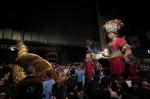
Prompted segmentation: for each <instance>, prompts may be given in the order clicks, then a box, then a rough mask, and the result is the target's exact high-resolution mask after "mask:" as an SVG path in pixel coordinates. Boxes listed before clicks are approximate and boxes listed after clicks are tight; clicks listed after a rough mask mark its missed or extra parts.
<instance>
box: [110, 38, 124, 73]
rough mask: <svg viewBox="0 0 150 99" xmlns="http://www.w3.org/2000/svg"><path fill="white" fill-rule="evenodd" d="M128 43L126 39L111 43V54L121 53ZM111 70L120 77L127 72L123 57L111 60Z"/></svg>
mask: <svg viewBox="0 0 150 99" xmlns="http://www.w3.org/2000/svg"><path fill="white" fill-rule="evenodd" d="M125 43H126V40H125V39H124V38H118V39H117V40H113V41H112V42H111V46H110V48H111V52H112V53H113V52H115V51H117V52H119V51H120V52H121V50H122V46H123V45H124V44H125ZM110 70H111V72H113V73H117V74H118V75H121V73H122V72H124V71H125V63H124V60H123V57H122V55H120V56H118V57H115V58H112V59H110Z"/></svg>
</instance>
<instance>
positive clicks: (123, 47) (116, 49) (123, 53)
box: [103, 19, 132, 75]
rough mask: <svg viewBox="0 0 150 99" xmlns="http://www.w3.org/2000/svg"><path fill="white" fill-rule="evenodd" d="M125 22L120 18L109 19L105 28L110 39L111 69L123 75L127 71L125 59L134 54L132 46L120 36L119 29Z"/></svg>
mask: <svg viewBox="0 0 150 99" xmlns="http://www.w3.org/2000/svg"><path fill="white" fill-rule="evenodd" d="M123 25H124V24H123V23H122V21H121V20H120V19H114V20H110V21H107V22H106V23H105V24H104V25H103V28H104V29H105V30H106V32H107V35H108V38H109V39H110V43H109V48H110V56H109V61H110V71H111V72H112V73H116V74H117V75H121V74H122V73H123V72H125V61H127V60H128V57H129V56H130V55H131V54H132V51H131V46H130V45H129V44H128V43H127V41H126V40H125V39H124V38H123V37H119V32H118V31H119V30H120V28H121V27H122V26H123Z"/></svg>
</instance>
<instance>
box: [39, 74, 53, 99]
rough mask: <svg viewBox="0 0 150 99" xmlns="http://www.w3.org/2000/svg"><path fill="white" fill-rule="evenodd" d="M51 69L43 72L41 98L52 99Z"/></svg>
mask: <svg viewBox="0 0 150 99" xmlns="http://www.w3.org/2000/svg"><path fill="white" fill-rule="evenodd" d="M51 75H52V74H51V71H46V73H45V76H46V77H45V78H46V79H45V81H43V82H42V84H43V94H44V96H43V99H53V95H52V87H53V85H54V84H55V80H54V79H53V78H52V76H51Z"/></svg>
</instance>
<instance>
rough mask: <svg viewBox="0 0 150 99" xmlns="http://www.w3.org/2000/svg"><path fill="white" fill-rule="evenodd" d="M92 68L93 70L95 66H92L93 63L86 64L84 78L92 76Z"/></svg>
mask: <svg viewBox="0 0 150 99" xmlns="http://www.w3.org/2000/svg"><path fill="white" fill-rule="evenodd" d="M94 68H95V64H94V62H93V61H88V62H86V67H85V76H86V77H88V78H89V77H91V76H93V71H94Z"/></svg>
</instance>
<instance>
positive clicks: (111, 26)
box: [103, 19, 124, 33]
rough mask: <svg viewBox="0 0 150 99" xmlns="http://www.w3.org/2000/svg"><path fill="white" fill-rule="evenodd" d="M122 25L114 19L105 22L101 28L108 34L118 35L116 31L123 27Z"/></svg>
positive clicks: (118, 20)
mask: <svg viewBox="0 0 150 99" xmlns="http://www.w3.org/2000/svg"><path fill="white" fill-rule="evenodd" d="M123 25H124V24H123V23H122V21H121V20H120V19H114V20H110V21H107V22H106V23H105V24H104V25H103V28H104V29H105V30H106V31H107V33H108V32H114V33H118V30H119V29H120V28H121V27H122V26H123Z"/></svg>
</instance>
